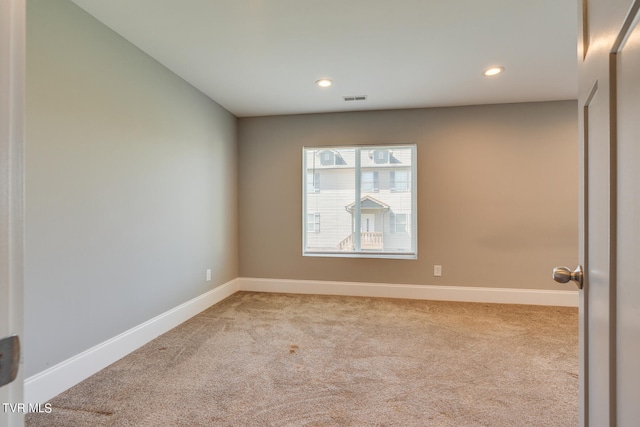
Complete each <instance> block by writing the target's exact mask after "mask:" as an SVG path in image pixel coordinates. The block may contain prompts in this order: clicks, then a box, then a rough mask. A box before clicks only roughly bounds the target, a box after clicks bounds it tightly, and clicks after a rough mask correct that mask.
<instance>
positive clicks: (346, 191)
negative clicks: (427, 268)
mask: <svg viewBox="0 0 640 427" xmlns="http://www.w3.org/2000/svg"><path fill="white" fill-rule="evenodd" d="M414 155H415V146H413V145H409V146H406V145H405V146H385V147H381V146H377V147H357V146H356V147H324V148H305V150H304V163H305V164H304V169H305V172H306V174H305V187H306V192H305V219H306V226H305V230H304V231H305V236H306V238H305V252H307V253H313V252H353V251H356V252H391V253H408V254H411V253H415V244H414V242H415V239H414V238H413V232H414V229H415V223H414V220H415V198H414V192H415V185H414V183H413V182H414V178H415V168H414V164H415V162H414V161H413V159H414ZM356 179H359V180H360V182H356ZM356 231H358V232H356Z"/></svg>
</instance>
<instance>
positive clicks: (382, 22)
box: [73, 0, 577, 117]
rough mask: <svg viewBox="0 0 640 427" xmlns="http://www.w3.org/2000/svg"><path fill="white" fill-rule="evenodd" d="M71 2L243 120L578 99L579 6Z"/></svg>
mask: <svg viewBox="0 0 640 427" xmlns="http://www.w3.org/2000/svg"><path fill="white" fill-rule="evenodd" d="M73 1H74V2H75V3H76V4H78V5H79V6H80V7H82V8H83V9H85V10H86V11H87V12H89V13H90V14H92V15H93V16H95V17H96V18H98V19H99V20H100V21H102V22H103V23H104V24H106V25H107V26H109V27H110V28H112V29H113V30H115V31H116V32H117V33H119V34H120V35H122V36H123V37H124V38H126V39H127V40H129V41H130V42H131V43H133V44H134V45H136V46H138V47H139V48H140V49H142V50H143V51H145V52H147V53H148V54H149V55H151V56H152V57H154V58H155V59H156V60H158V61H159V62H160V63H162V64H164V65H165V66H166V67H167V68H169V69H170V70H172V71H173V72H175V73H176V74H178V75H179V76H181V77H182V78H183V79H185V80H186V81H188V82H189V83H191V84H192V85H193V86H195V87H196V88H198V89H199V90H201V91H202V92H204V93H205V94H206V95H208V96H209V97H211V98H212V99H214V100H215V101H217V102H218V103H219V104H221V105H222V106H223V107H225V108H226V109H227V110H229V111H230V112H232V113H233V114H235V115H236V116H238V117H246V116H259V115H275V114H295V113H315V112H330V111H353V110H378V109H397V108H415V107H435V106H452V105H473V104H491V103H506V102H523V101H546V100H563V99H575V98H576V97H577V53H576V52H577V48H576V34H577V30H576V26H577V6H576V0H323V1H317V0H316V1H311V0H108V1H106V0H73ZM493 65H499V66H503V67H505V72H504V73H503V74H502V75H499V76H495V77H491V78H488V77H484V76H483V75H482V72H483V71H484V69H485V68H487V67H489V66H493ZM323 77H326V78H330V79H332V80H333V82H334V84H333V85H332V86H331V87H329V88H326V89H322V88H319V87H317V86H316V85H315V81H316V80H318V79H319V78H323ZM353 95H366V96H367V97H368V98H367V100H366V101H351V102H345V101H344V100H343V98H342V97H343V96H353Z"/></svg>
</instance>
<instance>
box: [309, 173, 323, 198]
mask: <svg viewBox="0 0 640 427" xmlns="http://www.w3.org/2000/svg"><path fill="white" fill-rule="evenodd" d="M319 191H320V172H315V173H313V172H307V193H317V192H319Z"/></svg>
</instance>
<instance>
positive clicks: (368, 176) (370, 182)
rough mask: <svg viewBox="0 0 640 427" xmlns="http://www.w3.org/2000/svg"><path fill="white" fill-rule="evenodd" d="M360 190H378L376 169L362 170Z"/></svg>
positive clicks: (364, 191) (374, 191)
mask: <svg viewBox="0 0 640 427" xmlns="http://www.w3.org/2000/svg"><path fill="white" fill-rule="evenodd" d="M362 192H363V193H377V192H378V171H367V172H362Z"/></svg>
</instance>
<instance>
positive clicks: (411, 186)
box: [302, 144, 418, 259]
mask: <svg viewBox="0 0 640 427" xmlns="http://www.w3.org/2000/svg"><path fill="white" fill-rule="evenodd" d="M408 147H410V148H411V149H412V151H411V165H410V167H409V168H408V169H407V180H408V181H409V182H408V183H407V189H406V190H400V191H401V192H411V213H410V214H409V213H405V215H407V224H406V227H407V230H406V233H408V234H410V235H411V247H412V248H413V250H412V251H407V252H368V251H362V250H360V251H358V250H355V251H345V252H340V251H338V250H336V251H335V252H334V251H312V250H307V233H308V232H309V231H308V228H307V227H308V226H307V216H306V215H307V196H308V195H309V194H313V193H308V192H307V185H308V184H307V179H308V175H307V152H308V151H318V152H319V151H323V150H327V149H334V150H343V149H354V150H356V154H355V156H354V157H355V159H356V161H355V162H356V164H355V165H354V169H355V171H354V172H355V173H354V175H355V176H354V179H355V193H354V199H355V206H354V221H355V223H354V229H355V230H360V228H361V227H360V221H361V214H360V209H361V208H360V200H361V198H362V194H363V191H362V169H361V165H360V158H361V156H360V153H361V152H365V150H366V151H368V150H393V149H394V148H396V149H398V148H408ZM387 165H389V166H387ZM390 165H391V162H389V163H388V164H384V165H381V168H380V169H381V170H382V169H384V167H385V166H386V167H388V168H389V169H392V170H396V171H397V170H398V168H397V166H398V165H396V164H394V165H393V168H392V167H391V166H390ZM325 166H326V165H325ZM345 166H346V165H345ZM417 169H418V168H417V146H416V144H402V145H385V146H359V145H350V146H335V147H303V148H302V179H303V183H302V188H303V194H302V214H303V227H302V255H303V256H317V257H339V258H388V259H417V258H418V224H417V218H418V200H417V199H418V191H417V183H416V180H417ZM378 185H380V184H378ZM379 190H380V191H381V190H382V189H380V188H379ZM389 190H390V192H394V190H393V189H389ZM314 197H316V196H314ZM389 231H391V230H389ZM356 235H357V233H356ZM354 240H356V241H358V240H359V237H356V238H355V239H354ZM355 246H356V248H357V247H359V246H358V243H356V245H355Z"/></svg>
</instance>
